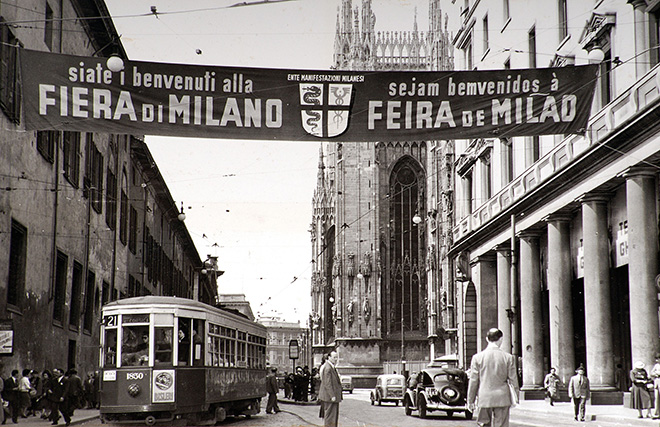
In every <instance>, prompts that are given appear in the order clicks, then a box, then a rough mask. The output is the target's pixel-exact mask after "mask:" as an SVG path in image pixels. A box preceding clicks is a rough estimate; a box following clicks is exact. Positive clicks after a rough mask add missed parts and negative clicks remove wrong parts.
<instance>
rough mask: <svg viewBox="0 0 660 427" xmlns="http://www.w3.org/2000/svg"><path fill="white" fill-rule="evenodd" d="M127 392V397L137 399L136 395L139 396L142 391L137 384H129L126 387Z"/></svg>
mask: <svg viewBox="0 0 660 427" xmlns="http://www.w3.org/2000/svg"><path fill="white" fill-rule="evenodd" d="M127 391H128V395H129V396H131V397H138V395H139V394H140V392H141V391H142V389H141V388H140V386H139V385H138V384H135V383H133V384H130V385H129V386H128V388H127Z"/></svg>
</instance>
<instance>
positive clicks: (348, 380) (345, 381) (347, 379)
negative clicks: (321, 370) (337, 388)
mask: <svg viewBox="0 0 660 427" xmlns="http://www.w3.org/2000/svg"><path fill="white" fill-rule="evenodd" d="M339 381H341V391H347V392H349V393H353V377H351V376H350V375H340V376H339Z"/></svg>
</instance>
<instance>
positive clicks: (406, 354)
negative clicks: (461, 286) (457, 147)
mask: <svg viewBox="0 0 660 427" xmlns="http://www.w3.org/2000/svg"><path fill="white" fill-rule="evenodd" d="M361 3H362V5H361V7H360V8H358V7H355V9H353V5H352V0H342V4H341V8H340V10H339V11H338V15H337V27H336V35H335V45H334V68H336V69H338V70H352V71H371V70H375V71H386V70H398V71H440V70H452V69H453V65H454V64H453V62H454V59H453V51H452V49H451V40H450V35H449V34H448V31H447V22H446V17H445V18H444V21H443V16H442V11H441V9H440V0H429V30H428V31H418V30H417V18H416V16H415V17H414V20H415V22H414V29H413V31H405V32H404V31H401V32H399V31H395V32H390V31H387V32H380V31H379V32H376V31H375V28H376V16H375V14H374V12H373V10H372V0H361ZM453 163H454V158H453V144H452V142H451V141H415V142H397V141H381V142H377V143H371V142H363V143H342V142H338V141H331V142H324V143H323V145H322V147H321V150H320V153H319V165H318V183H317V188H316V190H315V194H314V199H313V218H312V226H311V230H310V232H311V239H312V251H313V253H312V255H313V273H312V286H311V297H312V313H311V319H310V325H311V328H312V345H313V351H314V365H315V366H317V365H319V364H320V361H321V356H322V354H324V353H327V352H328V351H329V350H330V349H333V348H336V349H337V350H338V352H339V355H340V361H339V370H340V372H341V373H343V374H349V375H353V378H354V384H355V385H356V386H357V387H361V386H371V385H373V384H372V383H373V382H374V380H375V376H376V375H377V374H380V373H385V372H386V371H387V369H386V365H387V364H388V363H389V364H390V365H389V366H401V368H399V369H403V370H407V369H413V368H414V367H415V366H417V365H415V364H414V363H417V364H418V365H419V366H423V365H425V364H426V363H428V362H429V360H430V359H431V358H433V357H434V356H435V357H437V356H439V355H442V354H445V353H455V352H456V351H457V349H456V345H457V344H456V324H455V323H456V316H455V313H454V304H453V300H454V295H455V291H454V289H453V282H454V278H453V276H454V273H453V271H452V270H453V268H452V267H451V265H450V264H449V261H448V260H447V258H446V256H445V253H446V251H447V249H448V247H449V245H450V244H451V227H452V205H453V192H452V189H453V183H452V167H453V166H452V165H453ZM402 361H408V365H407V368H406V365H405V364H404V365H399V364H401V362H402ZM395 370H396V368H395Z"/></svg>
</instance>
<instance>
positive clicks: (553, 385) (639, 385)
mask: <svg viewBox="0 0 660 427" xmlns="http://www.w3.org/2000/svg"><path fill="white" fill-rule="evenodd" d="M616 368H617V369H616V372H615V383H616V388H617V390H620V391H629V392H630V401H629V407H630V408H632V409H636V410H637V412H638V418H645V417H646V418H653V419H654V420H657V419H660V353H658V354H657V355H656V357H655V365H653V367H652V368H651V369H650V371H647V370H646V364H645V363H644V362H642V361H637V362H635V364H634V366H633V369H632V370H631V371H630V372H629V373H628V374H627V375H626V374H625V371H624V370H623V367H622V366H621V364H618V365H617V367H616ZM575 372H576V375H574V376H573V377H571V379H570V381H569V384H568V397H569V398H570V399H571V401H572V402H573V404H574V405H575V420H576V421H577V420H581V421H584V419H585V414H584V411H585V402H586V400H588V399H589V398H590V395H591V393H590V386H589V378H588V377H587V375H586V369H585V368H584V365H580V366H579V367H578V368H577V369H576V371H575ZM629 384H630V387H628V385H629ZM560 386H561V380H560V379H559V376H558V375H557V374H556V370H555V368H551V369H550V372H549V373H548V375H546V377H545V380H544V387H545V389H546V396H547V397H548V399H549V401H550V405H554V402H556V401H557V400H558V399H559V393H558V390H559V387H560ZM644 410H646V415H645V414H644Z"/></svg>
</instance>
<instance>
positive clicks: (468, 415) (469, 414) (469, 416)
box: [465, 411, 472, 420]
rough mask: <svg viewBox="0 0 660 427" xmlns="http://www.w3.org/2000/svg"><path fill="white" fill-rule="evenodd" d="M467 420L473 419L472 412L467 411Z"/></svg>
mask: <svg viewBox="0 0 660 427" xmlns="http://www.w3.org/2000/svg"><path fill="white" fill-rule="evenodd" d="M465 419H466V420H471V419H472V411H465Z"/></svg>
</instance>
